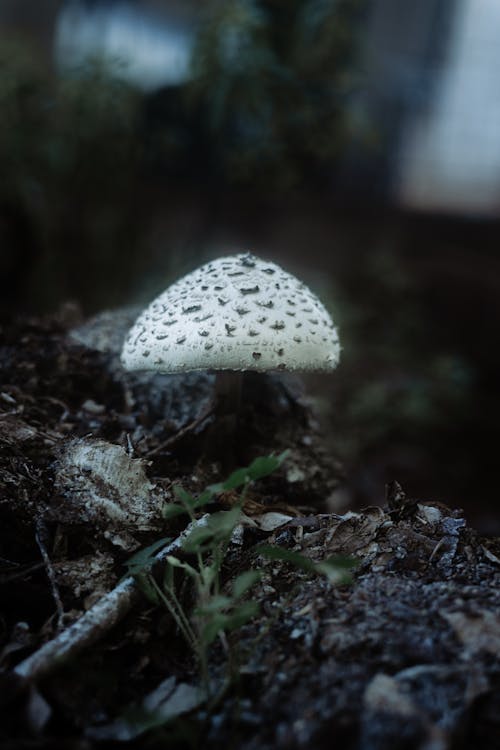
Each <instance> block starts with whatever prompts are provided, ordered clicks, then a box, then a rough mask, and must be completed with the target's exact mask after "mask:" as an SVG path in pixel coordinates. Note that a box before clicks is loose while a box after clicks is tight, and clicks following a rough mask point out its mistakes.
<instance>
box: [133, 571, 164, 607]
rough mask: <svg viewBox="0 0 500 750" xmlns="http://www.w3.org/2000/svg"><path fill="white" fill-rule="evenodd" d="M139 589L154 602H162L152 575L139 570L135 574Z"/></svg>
mask: <svg viewBox="0 0 500 750" xmlns="http://www.w3.org/2000/svg"><path fill="white" fill-rule="evenodd" d="M134 578H135V580H136V582H137V585H138V587H139V589H140V590H141V591H142V593H143V594H144V595H145V596H146V598H147V599H149V601H150V602H151V603H152V604H160V597H159V596H158V592H157V591H156V589H155V587H154V585H153V583H152V580H151V576H150V575H148V574H147V573H144V572H138V573H136V574H135V575H134Z"/></svg>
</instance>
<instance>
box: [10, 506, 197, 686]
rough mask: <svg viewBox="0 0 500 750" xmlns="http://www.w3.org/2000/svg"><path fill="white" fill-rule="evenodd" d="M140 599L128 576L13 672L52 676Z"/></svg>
mask: <svg viewBox="0 0 500 750" xmlns="http://www.w3.org/2000/svg"><path fill="white" fill-rule="evenodd" d="M207 519H208V515H207V514H205V515H204V516H202V517H201V518H199V519H198V520H196V521H193V522H192V523H190V524H189V525H188V526H187V527H186V529H184V531H183V532H182V533H181V534H180V535H179V536H178V537H177V538H176V539H174V541H173V542H171V543H170V544H168V545H167V546H166V547H164V548H163V549H162V550H161V551H160V552H159V553H158V554H157V555H156V557H155V561H156V562H158V563H161V562H162V561H164V560H165V559H166V557H167V556H168V555H171V554H172V553H173V552H175V551H177V550H179V549H180V547H181V546H182V544H183V542H184V540H185V539H186V537H187V536H188V535H189V534H190V533H191V531H192V530H193V529H194V528H197V527H200V526H204V525H205V524H206V522H207ZM140 596H141V594H140V589H139V587H138V585H137V582H136V579H135V578H134V577H133V576H127V578H124V579H123V580H122V581H121V582H120V583H119V584H118V585H117V586H115V588H114V589H112V590H111V591H110V592H109V593H107V594H106V595H105V596H103V597H102V598H101V599H99V601H98V602H96V604H94V606H93V607H91V609H89V610H88V612H86V613H85V614H84V615H82V617H80V619H79V620H77V621H76V622H74V623H73V624H72V625H70V626H69V627H68V628H67V629H66V630H64V631H63V632H62V633H60V634H59V635H58V636H57V637H56V638H53V639H52V640H51V641H48V642H47V643H45V644H44V645H43V646H41V647H40V648H39V649H38V650H37V651H35V652H34V653H33V654H31V655H30V656H28V657H27V658H26V659H24V661H22V662H20V664H18V665H17V666H16V667H15V668H14V672H15V673H16V674H17V675H19V676H21V677H24V678H25V679H27V680H37V679H39V678H40V677H43V676H44V675H46V674H48V673H49V672H52V671H53V670H54V669H56V668H57V667H58V666H59V665H60V664H62V663H63V662H66V661H67V660H68V659H70V658H73V657H74V656H76V655H77V654H78V653H79V652H80V651H82V650H83V649H84V648H86V647H87V646H90V645H91V644H92V643H95V641H97V640H99V638H101V637H102V636H103V635H104V634H105V633H107V632H108V630H111V628H112V627H114V625H116V624H117V623H118V622H119V621H120V620H121V619H122V618H123V617H124V616H125V615H126V614H127V613H128V612H129V611H130V609H131V608H132V607H133V606H134V605H135V604H137V602H138V601H139V599H140Z"/></svg>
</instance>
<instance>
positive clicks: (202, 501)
mask: <svg viewBox="0 0 500 750" xmlns="http://www.w3.org/2000/svg"><path fill="white" fill-rule="evenodd" d="M213 499H214V493H213V492H212V491H211V489H210V488H209V487H207V489H206V490H203V492H202V493H201V495H199V496H198V497H197V498H196V500H195V501H194V505H193V508H202V507H203V506H204V505H208V503H211V502H212V500H213Z"/></svg>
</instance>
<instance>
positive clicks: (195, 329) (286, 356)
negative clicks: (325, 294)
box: [121, 253, 340, 373]
mask: <svg viewBox="0 0 500 750" xmlns="http://www.w3.org/2000/svg"><path fill="white" fill-rule="evenodd" d="M339 354H340V345H339V340H338V335H337V331H336V329H335V326H334V325H333V322H332V319H331V318H330V315H329V314H328V312H327V311H326V309H325V308H324V307H323V305H322V304H321V302H320V301H319V300H318V298H317V297H316V296H315V295H314V294H313V293H312V292H311V290H310V289H308V288H307V286H306V285H305V284H303V283H302V282H301V281H299V280H298V279H296V278H295V277H294V276H292V275H291V274H289V273H287V272H286V271H283V269H282V268H280V267H279V266H277V265H276V264H275V263H268V262H267V261H264V260H261V259H260V258H257V257H255V256H254V255H251V254H249V253H247V254H242V255H234V256H229V257H225V258H218V259H217V260H213V261H211V262H210V263H207V264H206V265H204V266H201V267H200V268H198V269H197V270H196V271H193V272H192V273H189V274H187V276H184V277H183V278H181V279H180V280H179V281H177V282H176V283H175V284H173V285H172V286H170V287H169V288H168V289H167V290H166V291H165V292H163V293H162V294H160V296H159V297H157V298H156V299H155V300H154V301H153V302H152V303H151V304H150V305H149V307H147V308H146V309H145V310H144V311H143V312H142V313H141V315H140V316H139V317H138V318H137V320H136V322H135V324H134V325H133V327H132V328H131V330H130V331H129V333H128V336H127V338H126V340H125V344H124V346H123V351H122V357H121V359H122V363H123V366H124V367H125V368H126V369H127V370H156V371H158V372H162V373H175V372H185V371H188V370H333V369H334V368H335V367H336V366H337V363H338V360H339Z"/></svg>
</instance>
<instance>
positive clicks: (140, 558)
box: [125, 537, 172, 575]
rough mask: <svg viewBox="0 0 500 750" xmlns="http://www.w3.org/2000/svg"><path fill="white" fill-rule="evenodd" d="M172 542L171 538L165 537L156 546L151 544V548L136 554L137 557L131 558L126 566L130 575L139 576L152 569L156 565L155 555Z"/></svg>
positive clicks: (155, 543)
mask: <svg viewBox="0 0 500 750" xmlns="http://www.w3.org/2000/svg"><path fill="white" fill-rule="evenodd" d="M171 541H172V539H171V538H170V537H164V538H163V539H158V541H156V542H154V544H150V545H149V547H145V548H144V549H141V550H139V552H136V553H135V555H132V557H130V558H129V559H128V560H127V561H126V563H125V565H126V567H127V570H128V572H129V573H130V575H137V574H138V573H141V572H143V571H144V570H145V569H147V568H150V567H151V565H152V564H153V563H154V559H155V555H156V553H157V552H158V550H160V549H161V548H162V547H166V546H167V544H169V543H170V542H171Z"/></svg>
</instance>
